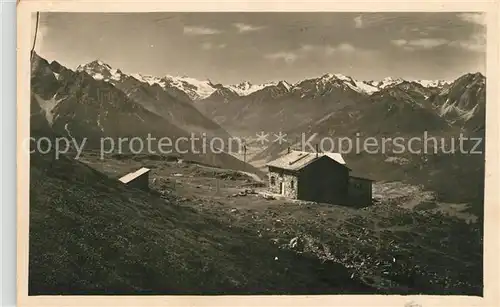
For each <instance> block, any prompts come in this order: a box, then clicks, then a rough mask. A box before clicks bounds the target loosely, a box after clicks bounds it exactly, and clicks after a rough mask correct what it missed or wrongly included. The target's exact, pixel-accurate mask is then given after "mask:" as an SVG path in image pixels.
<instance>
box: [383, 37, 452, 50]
mask: <svg viewBox="0 0 500 307" xmlns="http://www.w3.org/2000/svg"><path fill="white" fill-rule="evenodd" d="M391 43H392V44H393V45H396V46H398V47H402V48H403V49H406V50H415V49H433V48H436V47H440V46H444V45H447V44H448V43H449V41H448V40H446V39H444V38H418V39H412V40H405V39H395V40H392V41H391Z"/></svg>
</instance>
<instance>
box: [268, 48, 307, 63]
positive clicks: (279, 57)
mask: <svg viewBox="0 0 500 307" xmlns="http://www.w3.org/2000/svg"><path fill="white" fill-rule="evenodd" d="M265 58H266V59H268V60H273V61H284V62H285V63H288V64H291V63H293V62H295V61H297V60H298V58H299V55H298V54H297V53H295V52H284V51H282V52H276V53H271V54H266V55H265Z"/></svg>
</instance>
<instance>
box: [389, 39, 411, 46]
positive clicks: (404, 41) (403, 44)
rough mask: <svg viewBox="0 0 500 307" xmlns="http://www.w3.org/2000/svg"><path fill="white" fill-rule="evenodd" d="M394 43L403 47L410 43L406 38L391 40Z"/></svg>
mask: <svg viewBox="0 0 500 307" xmlns="http://www.w3.org/2000/svg"><path fill="white" fill-rule="evenodd" d="M391 43H392V44H393V45H396V46H399V47H402V46H405V45H407V44H408V41H407V40H406V39H394V40H392V41H391Z"/></svg>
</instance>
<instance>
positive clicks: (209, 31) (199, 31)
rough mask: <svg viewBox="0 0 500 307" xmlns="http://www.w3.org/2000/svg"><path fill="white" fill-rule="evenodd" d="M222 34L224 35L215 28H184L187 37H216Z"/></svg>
mask: <svg viewBox="0 0 500 307" xmlns="http://www.w3.org/2000/svg"><path fill="white" fill-rule="evenodd" d="M220 33H222V32H221V31H220V30H217V29H213V28H207V27H196V26H186V27H184V34H186V35H215V34H220Z"/></svg>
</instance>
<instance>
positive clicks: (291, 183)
mask: <svg viewBox="0 0 500 307" xmlns="http://www.w3.org/2000/svg"><path fill="white" fill-rule="evenodd" d="M294 186H295V184H294V182H293V180H292V181H290V187H291V188H292V189H294Z"/></svg>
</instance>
